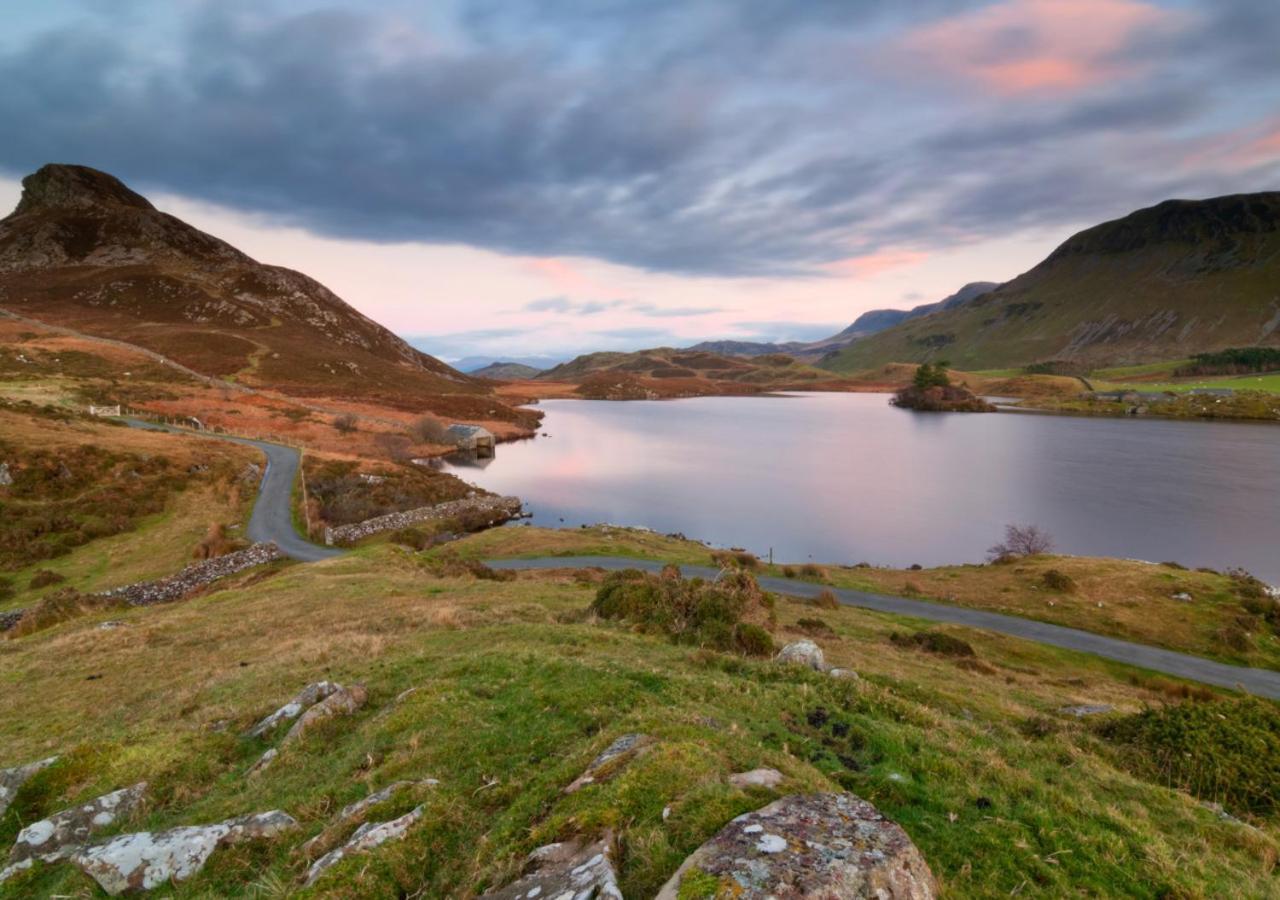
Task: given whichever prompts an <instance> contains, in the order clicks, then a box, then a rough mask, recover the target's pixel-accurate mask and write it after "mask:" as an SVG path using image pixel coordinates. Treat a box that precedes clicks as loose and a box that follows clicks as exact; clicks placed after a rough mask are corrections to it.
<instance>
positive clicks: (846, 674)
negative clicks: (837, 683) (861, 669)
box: [827, 668, 858, 681]
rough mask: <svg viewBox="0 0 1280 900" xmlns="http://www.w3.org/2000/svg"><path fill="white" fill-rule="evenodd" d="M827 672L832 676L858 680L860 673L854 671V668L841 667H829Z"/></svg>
mask: <svg viewBox="0 0 1280 900" xmlns="http://www.w3.org/2000/svg"><path fill="white" fill-rule="evenodd" d="M827 674H828V675H830V676H831V677H832V678H843V679H845V680H847V681H857V680H858V673H857V672H855V671H853V669H840V668H835V669H828V670H827Z"/></svg>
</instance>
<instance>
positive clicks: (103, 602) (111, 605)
mask: <svg viewBox="0 0 1280 900" xmlns="http://www.w3.org/2000/svg"><path fill="white" fill-rule="evenodd" d="M126 606H128V604H127V603H126V602H125V601H124V600H123V599H121V598H118V597H104V596H102V595H101V594H82V593H80V592H79V591H77V590H76V589H75V588H63V589H62V590H60V591H54V592H53V593H51V594H46V595H45V596H44V597H41V598H40V600H39V601H38V602H37V603H36V605H35V606H32V607H31V608H30V609H28V610H27V611H26V613H25V614H24V615H23V617H22V618H21V619H19V620H18V624H17V625H15V626H14V627H13V629H12V630H11V631H10V632H9V633H10V634H12V635H13V636H14V637H22V636H23V635H27V634H33V633H34V632H37V631H42V630H44V629H45V628H52V627H53V626H54V625H57V624H58V623H60V622H66V621H69V620H71V619H76V618H79V617H80V616H84V615H89V614H91V613H95V612H99V611H101V610H105V609H123V608H125V607H126Z"/></svg>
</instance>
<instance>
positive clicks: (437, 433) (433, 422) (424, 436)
mask: <svg viewBox="0 0 1280 900" xmlns="http://www.w3.org/2000/svg"><path fill="white" fill-rule="evenodd" d="M409 436H410V437H411V438H413V439H414V440H415V441H417V442H418V443H420V444H445V445H449V444H452V443H454V441H453V438H452V437H450V436H449V426H447V425H445V424H444V423H443V422H441V421H440V420H439V419H437V418H436V417H435V416H423V417H422V418H420V419H418V420H417V421H416V422H414V423H413V424H412V425H410V426H409Z"/></svg>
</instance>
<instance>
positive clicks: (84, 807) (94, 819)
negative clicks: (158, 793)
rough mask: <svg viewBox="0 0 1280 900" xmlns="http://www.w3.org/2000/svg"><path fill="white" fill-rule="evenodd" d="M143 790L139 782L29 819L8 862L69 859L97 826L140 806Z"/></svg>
mask: <svg viewBox="0 0 1280 900" xmlns="http://www.w3.org/2000/svg"><path fill="white" fill-rule="evenodd" d="M146 793H147V783H146V782H145V781H140V782H138V783H137V784H135V785H133V786H132V787H127V788H121V789H120V790H118V791H112V792H111V793H109V794H103V795H102V796H101V797H98V798H97V799H95V800H90V801H89V802H88V803H82V804H80V805H79V806H72V807H70V808H68V809H64V810H62V811H61V812H58V813H54V814H53V815H52V816H50V817H49V818H47V819H41V820H40V821H38V822H32V823H31V824H30V825H28V826H27V827H26V828H24V829H22V830H21V831H19V832H18V838H17V840H16V841H14V844H13V849H12V850H11V851H9V862H11V863H18V862H22V861H23V860H26V859H38V860H41V861H42V862H57V861H58V860H60V859H69V858H70V857H71V855H72V854H73V853H75V852H76V851H77V850H79V849H80V848H81V847H83V846H84V845H85V844H86V843H88V841H89V837H90V836H91V835H92V834H93V833H94V832H95V831H97V830H98V829H100V828H106V827H108V826H109V825H113V824H115V822H116V821H117V820H119V819H122V818H124V817H126V816H128V815H130V814H131V813H133V812H134V811H135V810H137V809H138V808H140V807H141V806H142V801H143V798H144V797H145V796H146Z"/></svg>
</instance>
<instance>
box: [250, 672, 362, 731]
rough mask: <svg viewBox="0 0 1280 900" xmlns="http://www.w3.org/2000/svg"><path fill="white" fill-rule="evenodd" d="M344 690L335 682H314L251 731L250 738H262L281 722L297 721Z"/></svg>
mask: <svg viewBox="0 0 1280 900" xmlns="http://www.w3.org/2000/svg"><path fill="white" fill-rule="evenodd" d="M340 690H342V685H340V684H338V683H337V682H334V681H313V682H311V684H309V685H307V686H306V687H304V688H303V689H302V690H300V691H298V693H297V694H296V695H295V696H294V698H293V699H292V700H290V701H289V702H288V703H286V704H285V705H284V706H282V707H280V708H279V709H277V710H276V711H275V712H273V713H272V714H271V715H269V716H267V717H266V718H265V719H263V720H262V721H260V722H259V723H258V724H257V725H254V726H253V727H252V728H250V729H249V737H262V736H263V735H264V734H266V733H267V732H268V731H271V730H272V729H273V728H275V727H276V726H277V725H279V724H280V723H281V722H287V721H289V720H290V719H296V718H298V716H300V715H302V713H303V711H304V710H306V709H309V708H311V707H312V706H314V705H315V704H316V703H319V702H320V701H321V700H323V699H325V698H326V697H328V696H329V695H330V694H334V693H336V692H337V691H340Z"/></svg>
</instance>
